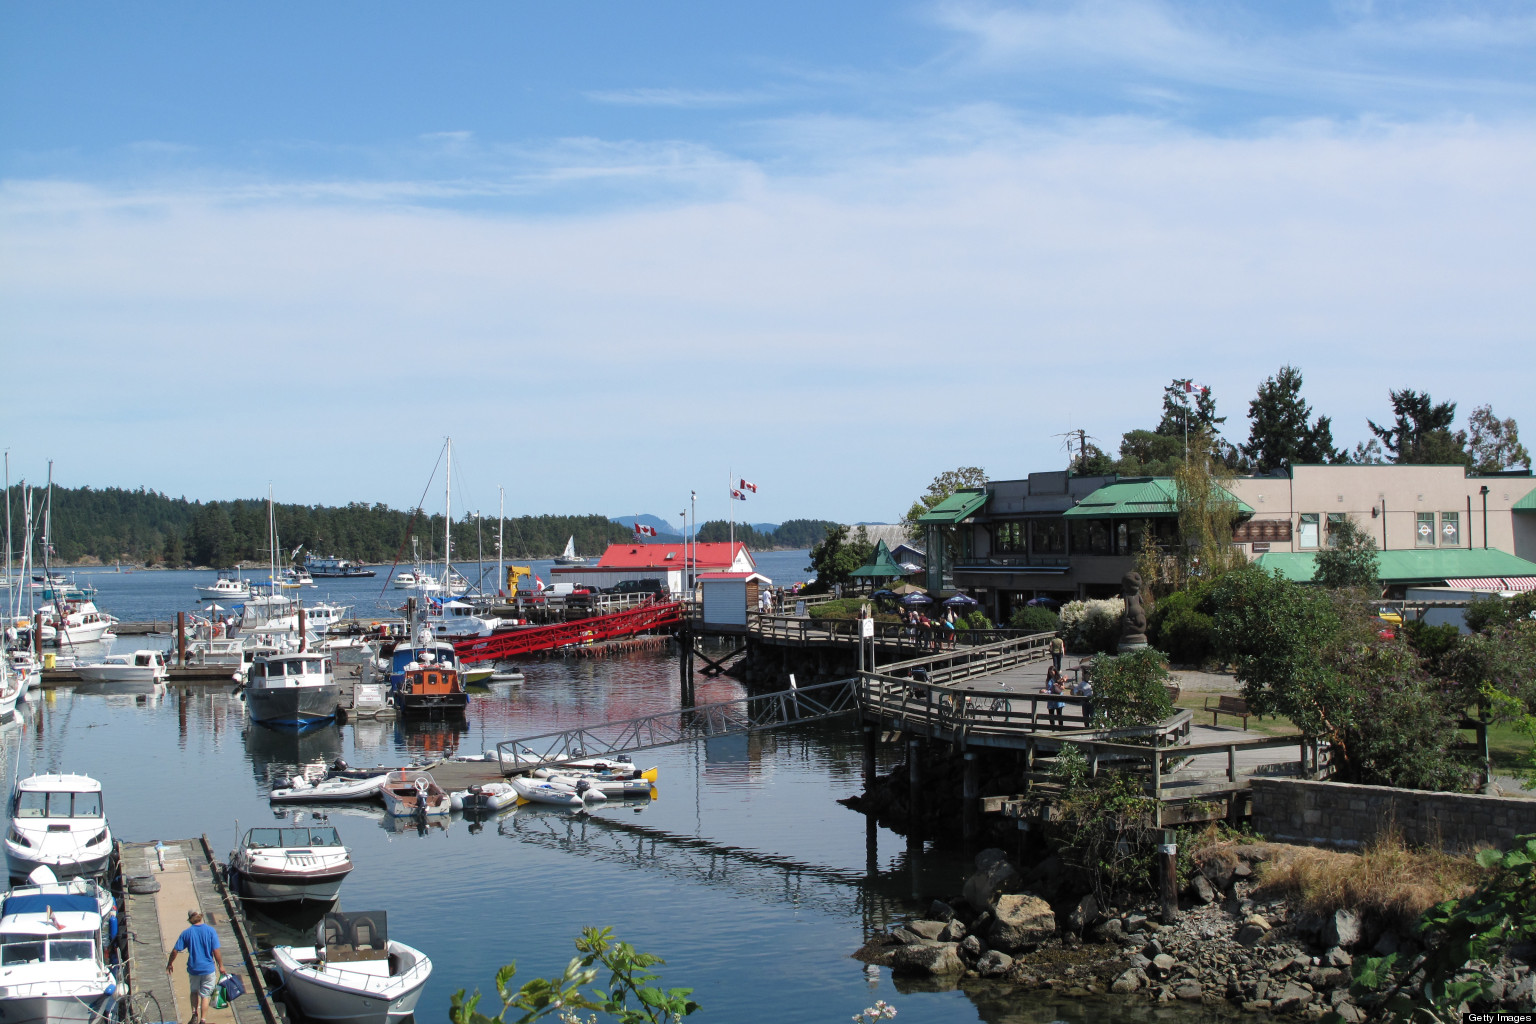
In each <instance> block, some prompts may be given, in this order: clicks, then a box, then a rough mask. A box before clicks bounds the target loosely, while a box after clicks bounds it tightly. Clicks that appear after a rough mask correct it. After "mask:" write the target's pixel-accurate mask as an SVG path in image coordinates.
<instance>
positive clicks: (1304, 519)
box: [1296, 512, 1318, 548]
mask: <svg viewBox="0 0 1536 1024" xmlns="http://www.w3.org/2000/svg"><path fill="white" fill-rule="evenodd" d="M1317 518H1318V516H1317V513H1316V512H1303V513H1302V514H1301V525H1300V528H1299V529H1298V530H1297V534H1298V537H1297V542H1296V543H1297V546H1298V547H1303V548H1315V547H1317Z"/></svg>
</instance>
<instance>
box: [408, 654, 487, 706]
mask: <svg viewBox="0 0 1536 1024" xmlns="http://www.w3.org/2000/svg"><path fill="white" fill-rule="evenodd" d="M419 657H420V658H421V660H420V661H412V662H408V663H407V664H406V666H405V671H404V673H403V678H402V679H401V681H400V685H399V686H396V687H395V688H394V690H393V691H392V692H391V694H390V699H391V700H393V701H394V703H395V707H396V708H397V709H398V710H399V712H400V714H402V715H462V714H463V713H464V709H465V708H467V707H468V706H469V694H468V693H467V692H465V690H464V683H463V681H462V680H461V679H460V678H459V670H458V667H457V666H455V665H452V664H447V665H440V664H438V663H437V661H436V660H435V658H434V656H433V654H432V652H431V651H423V652H421V654H420V656H419Z"/></svg>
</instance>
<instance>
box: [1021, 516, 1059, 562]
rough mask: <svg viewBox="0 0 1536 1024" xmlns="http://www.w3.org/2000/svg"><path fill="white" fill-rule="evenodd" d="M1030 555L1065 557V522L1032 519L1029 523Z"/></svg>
mask: <svg viewBox="0 0 1536 1024" xmlns="http://www.w3.org/2000/svg"><path fill="white" fill-rule="evenodd" d="M1029 553H1030V554H1031V555H1064V554H1066V553H1067V531H1066V528H1065V520H1061V519H1031V520H1030V522H1029Z"/></svg>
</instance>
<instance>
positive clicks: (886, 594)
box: [870, 590, 896, 597]
mask: <svg viewBox="0 0 1536 1024" xmlns="http://www.w3.org/2000/svg"><path fill="white" fill-rule="evenodd" d="M870 596H872V597H895V596H896V592H895V591H893V590H877V591H875V592H874V594H872V595H870Z"/></svg>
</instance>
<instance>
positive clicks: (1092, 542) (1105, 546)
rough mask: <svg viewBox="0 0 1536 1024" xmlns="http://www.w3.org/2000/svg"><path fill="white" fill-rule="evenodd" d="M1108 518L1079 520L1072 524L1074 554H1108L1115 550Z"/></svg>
mask: <svg viewBox="0 0 1536 1024" xmlns="http://www.w3.org/2000/svg"><path fill="white" fill-rule="evenodd" d="M1112 539H1113V538H1112V535H1111V533H1110V529H1109V520H1107V519H1088V520H1078V521H1077V522H1074V523H1073V524H1072V553H1073V554H1074V555H1108V554H1112V553H1113V551H1114V548H1113V545H1112V543H1111V541H1112Z"/></svg>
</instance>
